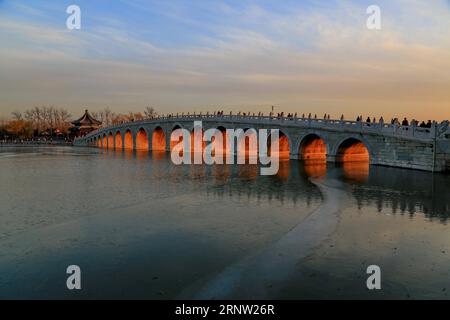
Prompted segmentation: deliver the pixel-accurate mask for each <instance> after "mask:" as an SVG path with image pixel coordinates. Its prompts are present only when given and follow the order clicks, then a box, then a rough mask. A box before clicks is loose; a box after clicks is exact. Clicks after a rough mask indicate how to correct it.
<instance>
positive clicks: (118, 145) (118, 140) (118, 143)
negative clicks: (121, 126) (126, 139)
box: [116, 132, 123, 151]
mask: <svg viewBox="0 0 450 320" xmlns="http://www.w3.org/2000/svg"><path fill="white" fill-rule="evenodd" d="M122 147H123V146H122V136H121V134H120V132H117V133H116V150H119V151H120V150H122Z"/></svg>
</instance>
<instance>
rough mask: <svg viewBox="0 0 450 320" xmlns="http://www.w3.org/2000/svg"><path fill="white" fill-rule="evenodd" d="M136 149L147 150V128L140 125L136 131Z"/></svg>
mask: <svg viewBox="0 0 450 320" xmlns="http://www.w3.org/2000/svg"><path fill="white" fill-rule="evenodd" d="M135 140H136V150H139V151H148V150H149V145H148V142H149V141H148V134H147V130H145V129H144V128H142V127H140V128H139V130H138V131H137V132H136V139H135Z"/></svg>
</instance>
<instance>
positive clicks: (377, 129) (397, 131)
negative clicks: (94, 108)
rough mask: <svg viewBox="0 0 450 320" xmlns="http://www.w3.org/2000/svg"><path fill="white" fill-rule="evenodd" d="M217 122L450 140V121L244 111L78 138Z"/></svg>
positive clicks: (184, 116) (194, 116) (160, 118)
mask: <svg viewBox="0 0 450 320" xmlns="http://www.w3.org/2000/svg"><path fill="white" fill-rule="evenodd" d="M200 120H208V121H217V122H226V123H230V122H231V123H245V124H252V123H253V124H259V125H261V124H266V125H279V126H293V127H296V126H298V127H304V128H314V129H325V130H339V131H345V130H349V131H358V132H361V133H374V134H377V133H378V134H380V135H394V136H400V137H411V138H417V139H436V138H440V139H449V138H450V129H449V126H448V121H443V122H442V123H441V124H438V123H436V122H433V123H432V125H431V128H422V127H419V126H417V125H415V124H412V125H409V126H401V125H399V124H398V123H395V124H390V123H383V122H371V123H368V122H364V121H350V120H330V119H319V118H309V117H307V118H305V117H278V116H267V115H241V114H231V113H230V114H223V115H216V114H209V113H206V114H202V113H199V114H195V113H194V114H184V113H182V114H176V115H165V116H157V117H154V118H152V119H144V120H139V121H131V122H123V123H120V124H115V125H111V126H107V127H102V128H100V129H98V130H95V131H92V132H90V133H89V134H88V135H86V136H83V137H80V138H78V139H84V138H88V137H91V136H95V135H96V134H98V133H99V132H105V131H111V130H118V129H121V128H123V127H124V126H127V125H132V126H138V125H145V124H155V123H160V122H161V121H168V122H169V121H170V122H176V121H200Z"/></svg>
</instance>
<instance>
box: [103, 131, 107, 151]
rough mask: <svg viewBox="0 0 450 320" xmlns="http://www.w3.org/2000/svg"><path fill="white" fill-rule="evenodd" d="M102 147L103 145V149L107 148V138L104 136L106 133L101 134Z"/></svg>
mask: <svg viewBox="0 0 450 320" xmlns="http://www.w3.org/2000/svg"><path fill="white" fill-rule="evenodd" d="M102 147H103V149H107V148H108V138H107V137H106V134H105V135H104V136H103V139H102Z"/></svg>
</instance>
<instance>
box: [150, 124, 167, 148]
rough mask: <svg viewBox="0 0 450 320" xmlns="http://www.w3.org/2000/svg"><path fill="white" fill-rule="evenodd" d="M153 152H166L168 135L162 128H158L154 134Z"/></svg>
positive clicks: (154, 130)
mask: <svg viewBox="0 0 450 320" xmlns="http://www.w3.org/2000/svg"><path fill="white" fill-rule="evenodd" d="M152 150H154V151H166V134H165V133H164V130H163V128H162V127H161V126H159V125H158V126H156V127H155V129H153V132H152Z"/></svg>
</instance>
